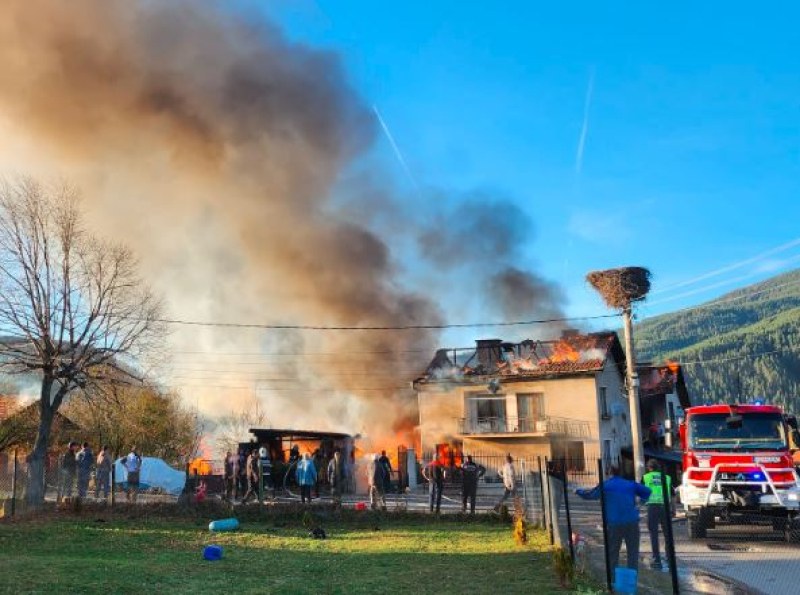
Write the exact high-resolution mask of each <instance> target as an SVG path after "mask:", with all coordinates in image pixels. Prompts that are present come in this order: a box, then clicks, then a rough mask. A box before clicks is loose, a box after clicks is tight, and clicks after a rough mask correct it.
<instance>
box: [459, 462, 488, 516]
mask: <svg viewBox="0 0 800 595" xmlns="http://www.w3.org/2000/svg"><path fill="white" fill-rule="evenodd" d="M461 473H462V475H463V478H464V481H463V483H462V486H461V512H467V500H469V512H470V514H475V497H476V496H477V495H478V480H479V479H480V478H481V477H483V476H484V474H485V473H486V467H484V466H483V465H478V464H477V463H476V462H474V461H473V460H472V455H467V461H466V463H464V464H463V465H462V466H461Z"/></svg>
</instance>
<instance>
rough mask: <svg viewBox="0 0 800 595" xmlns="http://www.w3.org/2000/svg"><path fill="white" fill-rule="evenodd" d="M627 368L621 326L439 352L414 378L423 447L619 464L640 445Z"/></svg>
mask: <svg viewBox="0 0 800 595" xmlns="http://www.w3.org/2000/svg"><path fill="white" fill-rule="evenodd" d="M624 375H625V354H624V351H623V348H622V346H621V344H620V341H619V338H618V336H617V334H616V333H615V332H599V333H588V334H582V333H578V332H575V331H567V332H565V333H564V334H563V335H562V336H561V337H560V338H559V339H557V340H552V341H536V340H526V341H522V342H520V343H506V342H503V341H502V340H500V339H484V340H479V341H477V344H476V348H475V349H474V350H470V351H469V352H466V353H464V352H458V351H449V350H440V351H438V352H437V353H436V355H435V357H434V358H433V360H432V361H431V363H430V365H429V366H428V368H427V369H426V371H425V373H424V374H423V375H421V376H420V377H419V378H417V379H416V380H415V381H414V383H413V386H414V389H415V390H416V393H417V398H418V402H419V416H420V426H419V428H420V439H421V446H422V452H423V453H433V452H437V451H438V449H437V447H439V446H440V445H442V444H447V445H449V446H450V447H451V448H452V449H454V450H460V451H463V452H464V453H472V454H480V455H487V456H488V455H504V454H506V453H510V454H511V455H513V456H515V457H517V458H525V459H528V460H531V459H533V458H535V457H549V458H551V459H554V458H565V459H567V460H568V461H569V463H568V464H569V465H570V466H571V467H572V468H573V470H582V469H581V467H582V466H583V465H585V463H584V461H586V460H587V459H596V458H598V457H602V458H603V460H604V461H605V462H606V464H610V463H611V462H612V461H618V460H619V459H620V455H621V453H622V452H623V451H624V450H625V449H627V450H628V451H630V447H631V432H630V422H629V419H628V417H629V407H628V398H627V394H626V391H625V382H624Z"/></svg>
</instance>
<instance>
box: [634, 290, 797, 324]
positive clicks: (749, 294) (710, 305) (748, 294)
mask: <svg viewBox="0 0 800 595" xmlns="http://www.w3.org/2000/svg"><path fill="white" fill-rule="evenodd" d="M795 285H800V279H798V280H796V281H788V282H786V283H781V284H779V285H773V286H771V287H766V288H764V289H758V290H755V291H748V292H745V293H741V294H739V295H735V296H733V297H730V298H727V299H724V300H714V301H711V302H706V303H705V304H699V305H697V306H687V307H686V308H681V309H680V310H675V311H674V312H668V313H666V314H656V315H654V316H648V317H646V318H643V319H642V321H641V322H639V323H637V324H641V323H642V322H644V321H645V320H651V319H653V318H658V317H660V316H669V315H673V314H680V313H681V312H687V311H690V310H705V309H707V308H720V307H722V306H724V305H725V304H729V303H731V302H737V301H739V300H743V299H745V298H748V297H753V296H756V295H761V294H762V293H769V292H770V291H776V290H778V289H783V288H784V287H793V286H795ZM645 305H650V304H647V303H645Z"/></svg>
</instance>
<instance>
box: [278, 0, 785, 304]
mask: <svg viewBox="0 0 800 595" xmlns="http://www.w3.org/2000/svg"><path fill="white" fill-rule="evenodd" d="M267 10H268V11H269V14H270V16H271V17H272V18H273V19H274V20H275V21H277V22H278V23H279V24H280V25H281V26H282V27H283V28H284V29H285V31H286V33H287V35H288V36H289V37H291V38H292V39H294V40H298V41H302V42H304V43H308V44H309V45H312V46H315V47H324V48H329V49H331V50H334V51H336V52H338V53H340V54H341V57H342V60H343V63H344V65H345V68H346V70H347V71H348V73H349V75H350V77H351V80H352V82H353V85H354V86H355V87H356V88H357V89H358V90H359V92H360V93H361V95H362V96H363V97H364V101H365V102H367V103H368V104H374V105H375V106H377V107H378V109H379V110H380V113H381V114H382V116H383V118H384V120H385V121H386V123H387V125H388V127H389V129H390V130H391V134H392V135H393V137H394V139H395V140H396V142H397V145H398V147H399V149H400V151H401V152H402V154H403V156H404V158H405V160H406V162H407V164H408V168H409V170H410V172H411V176H412V177H413V179H414V183H416V184H418V185H419V186H420V187H422V188H447V189H449V190H453V191H457V192H470V191H472V190H475V189H482V190H486V191H488V192H497V193H500V194H502V195H504V196H506V197H512V198H513V200H514V201H515V202H516V203H517V204H518V205H519V206H520V207H521V208H523V209H524V210H526V211H527V212H528V213H530V214H531V216H532V218H533V220H534V221H535V226H536V227H535V229H534V230H532V234H531V237H530V242H529V243H528V244H527V245H525V246H521V247H520V259H521V261H524V262H525V263H527V264H529V265H530V266H531V267H533V268H535V269H536V270H538V271H540V272H541V273H542V274H543V275H544V276H545V277H547V278H548V279H551V280H553V281H555V282H557V283H559V284H560V285H561V286H562V287H563V288H564V291H565V293H566V295H567V297H568V299H569V306H568V312H569V313H570V314H572V315H582V314H594V313H598V312H602V311H603V310H604V309H603V307H602V305H601V304H600V302H599V300H598V299H597V298H596V296H595V295H594V294H593V292H592V291H591V290H589V289H588V288H587V287H586V284H585V283H584V281H583V277H584V275H585V273H586V272H587V271H589V270H592V269H598V268H608V267H613V266H622V265H643V266H647V267H649V268H650V269H651V270H652V271H653V273H654V290H655V291H660V293H658V294H654V295H653V299H652V305H650V306H646V307H644V308H643V309H642V311H641V314H642V315H645V316H646V315H652V314H656V313H659V312H663V311H667V310H673V309H676V308H678V307H683V306H686V305H690V304H692V303H697V302H701V301H705V300H707V299H710V298H712V297H714V296H715V295H718V294H720V293H723V292H725V291H729V290H731V289H734V288H736V287H738V286H742V285H746V284H749V283H752V282H755V281H757V280H759V279H761V278H764V277H766V276H770V275H772V274H775V273H777V272H780V271H783V270H788V269H789V268H793V267H794V266H797V265H798V263H800V260H798V258H800V256H798V255H800V245H798V246H792V247H791V248H787V249H784V250H781V251H778V252H775V253H773V254H767V255H765V256H763V257H761V258H758V259H755V260H754V262H751V263H749V264H747V265H745V266H741V267H738V268H736V269H733V270H730V271H727V272H725V273H722V274H719V275H717V276H714V277H712V278H708V279H704V280H702V281H699V282H697V283H695V284H693V285H688V286H683V287H680V288H673V289H671V290H670V289H669V287H670V286H671V285H674V284H677V283H680V282H682V281H684V280H687V279H692V278H695V277H697V276H700V275H702V274H703V273H705V272H707V271H712V270H715V269H718V268H720V267H724V266H725V265H727V264H730V263H736V262H739V261H742V260H744V259H748V258H750V257H752V256H754V255H759V254H762V253H764V252H765V251H768V250H769V249H771V248H773V247H776V246H780V245H784V244H785V243H787V242H790V241H791V240H793V239H795V238H797V237H800V228H799V227H798V225H797V220H798V215H800V201H798V200H797V198H796V197H797V194H798V186H800V182H799V181H798V180H800V176H798V173H800V171H799V170H800V167H799V166H800V159H799V158H800V75H799V74H798V56H800V51H798V50H799V49H800V48H798V45H799V44H800V42H798V39H800V37H798V36H797V35H796V26H795V24H796V22H797V20H798V16H800V14H798V13H800V8H798V6H797V5H793V4H792V3H788V2H785V3H778V4H771V5H770V6H769V8H768V9H767V8H766V7H763V8H761V9H758V7H757V6H755V5H752V4H749V3H748V4H745V3H733V4H731V3H726V4H721V3H715V4H714V5H713V6H711V5H710V4H709V5H700V4H698V3H669V4H665V3H641V4H639V5H632V4H631V3H613V2H612V3H594V2H585V3H578V2H567V3H529V2H507V3H503V4H497V5H494V6H492V5H490V4H487V3H485V2H469V1H466V2H465V1H462V2H450V1H441V0H438V1H437V2H419V1H415V0H410V1H407V2H403V3H387V2H366V1H360V0H359V1H356V0H352V1H346V2H343V1H341V0H337V1H333V0H280V1H276V2H272V3H270V5H269V8H268V9H267ZM587 99H588V101H587ZM582 137H583V139H584V140H583V147H582V151H581V150H580V149H579V146H580V145H581V138H582ZM365 159H373V160H375V161H376V162H380V163H382V164H383V165H384V166H385V167H386V168H387V169H388V170H389V171H391V172H392V174H393V176H394V177H395V181H396V183H397V184H398V185H399V186H400V187H401V188H402V187H405V191H407V192H408V195H409V196H410V197H411V198H410V200H413V196H414V194H415V193H414V192H413V185H414V184H413V183H412V182H411V181H410V180H409V179H408V176H407V175H406V173H405V171H404V170H403V168H402V166H401V164H400V163H399V161H398V160H397V158H396V155H395V154H394V152H393V150H392V147H391V145H390V143H389V142H388V139H387V138H386V137H385V136H381V137H380V138H378V140H377V142H376V144H375V146H374V147H373V149H372V152H371V154H370V155H368V156H367V157H365ZM684 293H687V294H689V295H684V296H683V297H681V295H682V294H684Z"/></svg>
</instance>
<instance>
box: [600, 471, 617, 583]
mask: <svg viewBox="0 0 800 595" xmlns="http://www.w3.org/2000/svg"><path fill="white" fill-rule="evenodd" d="M597 474H598V476H599V478H598V479H599V481H598V486H599V488H600V517H601V518H602V520H603V554H604V556H605V560H606V586H608V590H609V591H611V592H613V590H614V587H613V585H612V581H611V572H612V569H611V558H610V557H609V551H608V522H607V520H606V494H605V489H604V487H603V477H605V476H604V475H603V459H597Z"/></svg>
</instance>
